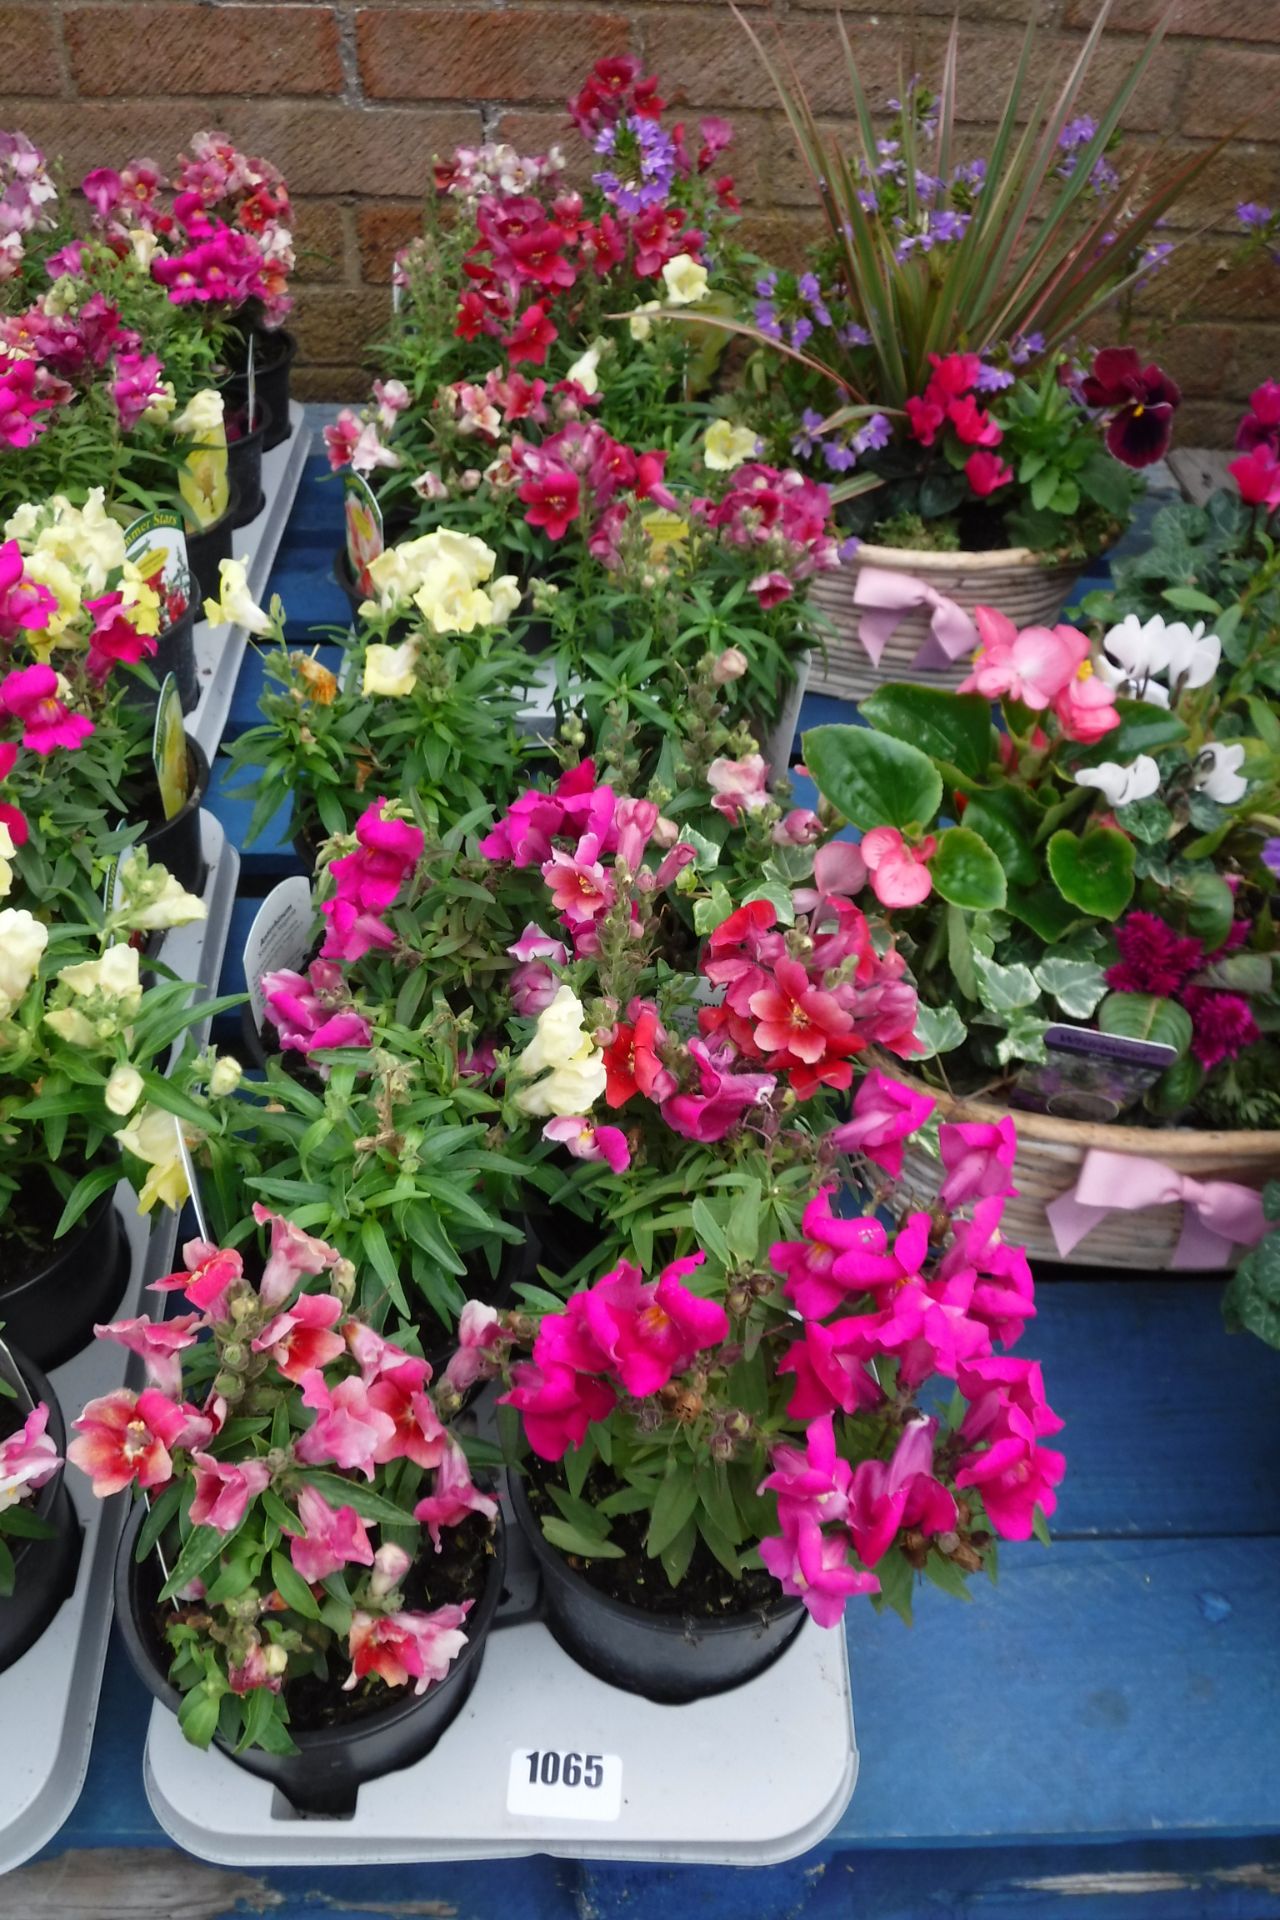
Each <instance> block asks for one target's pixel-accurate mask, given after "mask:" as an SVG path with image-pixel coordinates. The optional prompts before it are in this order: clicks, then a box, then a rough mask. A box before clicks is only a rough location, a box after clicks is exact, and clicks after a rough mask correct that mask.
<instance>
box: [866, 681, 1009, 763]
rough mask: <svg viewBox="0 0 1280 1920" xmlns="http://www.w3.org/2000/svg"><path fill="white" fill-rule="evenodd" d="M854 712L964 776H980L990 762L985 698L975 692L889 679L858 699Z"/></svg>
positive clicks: (990, 748)
mask: <svg viewBox="0 0 1280 1920" xmlns="http://www.w3.org/2000/svg"><path fill="white" fill-rule="evenodd" d="M858 712H859V713H860V714H861V715H862V718H863V719H864V720H869V721H870V722H871V724H872V726H873V727H875V728H876V730H877V732H879V733H887V734H891V735H892V737H893V738H894V739H895V740H905V741H906V742H907V743H908V745H910V746H913V747H919V748H920V749H921V751H922V752H924V753H927V754H928V755H929V756H930V758H931V759H933V760H943V761H946V763H947V764H948V765H949V766H953V767H957V768H958V769H959V770H960V772H961V773H963V774H965V775H966V776H967V777H968V778H969V779H970V780H981V779H982V777H983V775H984V774H985V773H986V771H987V769H988V767H989V766H990V764H991V753H992V747H991V737H992V727H991V704H990V702H989V701H987V700H984V699H983V698H982V696H981V694H977V693H945V692H943V690H942V689H941V688H939V687H913V686H904V685H902V684H900V683H899V682H897V681H891V682H890V683H889V684H888V685H887V686H883V687H877V688H876V690H875V692H874V693H873V694H870V695H869V696H868V697H867V699H865V700H863V701H860V702H859V705H858Z"/></svg>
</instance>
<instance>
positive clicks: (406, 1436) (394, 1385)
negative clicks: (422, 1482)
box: [369, 1357, 448, 1469]
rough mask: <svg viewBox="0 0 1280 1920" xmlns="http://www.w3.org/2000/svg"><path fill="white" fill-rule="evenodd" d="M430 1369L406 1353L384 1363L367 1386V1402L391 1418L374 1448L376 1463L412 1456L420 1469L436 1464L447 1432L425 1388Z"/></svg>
mask: <svg viewBox="0 0 1280 1920" xmlns="http://www.w3.org/2000/svg"><path fill="white" fill-rule="evenodd" d="M430 1372H431V1369H430V1367H428V1365H427V1363H426V1361H425V1360H415V1359H413V1358H412V1357H409V1358H407V1359H406V1360H403V1361H402V1362H401V1363H400V1365H399V1366H396V1367H384V1369H383V1370H382V1372H381V1373H380V1374H379V1375H378V1378H377V1379H376V1380H375V1381H374V1382H373V1385H372V1386H371V1387H370V1388H369V1405H370V1406H371V1407H374V1408H376V1409H377V1411H378V1412H379V1413H382V1414H385V1415H386V1417H387V1418H388V1419H389V1420H390V1422H391V1433H390V1435H389V1436H388V1438H387V1439H385V1440H382V1441H380V1442H379V1443H378V1445H377V1448H376V1450H375V1452H374V1456H373V1457H374V1459H375V1460H376V1461H377V1463H378V1465H379V1466H385V1465H386V1464H387V1462H388V1461H391V1460H412V1462H413V1464H414V1465H415V1466H416V1467H422V1468H424V1469H427V1468H433V1467H438V1466H439V1465H440V1462H441V1460H442V1459H443V1457H444V1450H445V1447H446V1446H447V1444H448V1435H447V1434H446V1432H445V1429H444V1427H443V1426H442V1425H441V1422H440V1416H439V1415H438V1414H437V1412H436V1410H435V1406H434V1404H433V1402H432V1400H431V1396H430V1395H429V1394H428V1393H427V1391H426V1380H427V1376H428V1375H429V1374H430Z"/></svg>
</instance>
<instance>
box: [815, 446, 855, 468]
mask: <svg viewBox="0 0 1280 1920" xmlns="http://www.w3.org/2000/svg"><path fill="white" fill-rule="evenodd" d="M822 458H823V460H824V461H825V463H826V465H827V466H828V468H829V469H830V470H831V472H832V473H848V471H849V469H850V467H853V466H856V465H857V460H858V456H857V454H856V453H855V452H854V450H853V448H852V447H851V446H847V445H846V444H845V442H844V441H843V440H824V442H823V444H822Z"/></svg>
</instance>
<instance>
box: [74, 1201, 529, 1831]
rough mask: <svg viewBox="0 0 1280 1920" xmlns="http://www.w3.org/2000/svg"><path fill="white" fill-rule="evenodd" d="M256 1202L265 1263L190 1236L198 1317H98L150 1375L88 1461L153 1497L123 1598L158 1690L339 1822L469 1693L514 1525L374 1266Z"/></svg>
mask: <svg viewBox="0 0 1280 1920" xmlns="http://www.w3.org/2000/svg"><path fill="white" fill-rule="evenodd" d="M255 1217H256V1219H257V1221H258V1223H259V1224H260V1225H261V1227H262V1228H263V1229H264V1231H265V1232H266V1233H267V1234H268V1235H269V1245H268V1247H267V1250H266V1254H265V1258H264V1257H263V1256H262V1254H261V1253H259V1252H258V1250H257V1247H256V1245H254V1246H251V1247H250V1248H248V1249H247V1250H246V1251H247V1257H246V1253H242V1252H241V1251H240V1250H238V1249H236V1248H232V1247H218V1246H215V1245H212V1244H211V1243H209V1242H207V1241H203V1240H193V1241H189V1242H188V1243H187V1245H186V1247H185V1248H184V1262H185V1265H184V1268H183V1270H181V1271H179V1272H177V1273H175V1274H172V1275H170V1276H169V1277H168V1279H167V1280H164V1281H161V1282H160V1283H159V1284H160V1286H161V1288H162V1289H165V1288H169V1289H172V1290H174V1291H176V1292H179V1293H181V1294H182V1295H183V1297H184V1302H185V1310H184V1311H183V1312H181V1313H180V1314H178V1315H177V1316H176V1317H172V1318H170V1319H167V1320H160V1321H153V1320H151V1319H150V1318H149V1317H146V1316H144V1317H142V1318H141V1319H135V1320H128V1321H121V1322H117V1323H115V1324H112V1325H108V1326H103V1327H100V1328H99V1329H98V1333H99V1336H100V1337H101V1338H103V1339H108V1340H116V1341H119V1342H121V1343H122V1344H124V1345H125V1346H127V1347H128V1348H129V1349H130V1350H131V1351H133V1352H136V1353H139V1354H140V1355H141V1356H142V1359H143V1363H144V1365H145V1367H146V1372H147V1381H148V1384H147V1385H146V1386H145V1387H144V1388H143V1389H142V1391H141V1392H134V1391H132V1390H129V1389H123V1388H122V1389H120V1390H119V1391H117V1392H115V1393H112V1394H108V1395H106V1396H105V1397H104V1398H102V1399H98V1400H94V1401H91V1402H90V1403H89V1404H88V1405H87V1406H86V1407H84V1408H83V1410H82V1411H81V1412H80V1413H79V1415H78V1417H77V1418H76V1420H75V1422H74V1427H75V1433H76V1437H75V1439H74V1440H73V1441H72V1442H71V1445H70V1447H69V1449H68V1456H69V1458H70V1459H71V1460H72V1461H73V1462H74V1463H75V1465H76V1466H78V1467H79V1468H81V1469H82V1470H83V1471H84V1472H85V1473H87V1474H88V1475H89V1476H90V1478H91V1480H92V1483H93V1490H94V1492H95V1493H96V1494H97V1495H98V1496H99V1497H100V1498H106V1497H108V1496H110V1495H111V1494H114V1493H118V1492H120V1491H121V1490H123V1489H125V1488H129V1489H130V1490H131V1491H133V1492H134V1493H136V1495H137V1496H138V1501H137V1506H136V1508H135V1511H134V1515H133V1518H132V1520H131V1521H130V1523H129V1524H128V1526H127V1527H126V1530H125V1534H124V1538H123V1540H122V1543H121V1550H120V1555H119V1559H118V1562H117V1574H116V1606H117V1617H118V1619H119V1620H120V1623H121V1627H122V1630H123V1632H124V1635H125V1644H126V1646H127V1648H128V1651H129V1654H130V1658H131V1659H132V1661H133V1664H134V1667H135V1669H136V1671H137V1673H138V1676H139V1678H140V1679H141V1680H142V1682H143V1684H144V1685H145V1686H146V1687H147V1688H148V1689H149V1690H150V1691H151V1692H152V1693H153V1694H154V1695H155V1697H156V1698H157V1699H158V1700H159V1701H160V1702H161V1703H162V1704H163V1705H165V1706H167V1707H169V1708H170V1709H172V1710H173V1711H174V1712H176V1713H177V1715H178V1718H179V1721H180V1722H181V1725H182V1729H183V1732H184V1733H185V1735H186V1737H187V1739H188V1740H190V1741H191V1742H192V1743H193V1745H195V1746H198V1747H208V1746H209V1745H210V1744H211V1743H214V1742H216V1744H217V1745H218V1746H219V1747H220V1748H221V1749H222V1750H223V1751H224V1752H226V1753H228V1754H229V1755H230V1756H231V1758H232V1759H234V1760H235V1761H236V1763H237V1765H239V1766H242V1767H245V1768H246V1769H247V1770H248V1771H250V1772H252V1773H256V1774H258V1775H260V1776H262V1777H264V1778H266V1779H268V1780H270V1781H272V1782H273V1783H274V1784H275V1785H276V1786H277V1787H278V1788H279V1789H280V1791H281V1792H282V1793H284V1795H285V1796H286V1797H287V1798H288V1799H289V1800H290V1801H291V1802H292V1804H293V1806H294V1807H295V1808H296V1809H297V1810H298V1811H299V1812H301V1813H304V1814H306V1813H310V1814H323V1815H326V1816H328V1817H330V1818H335V1817H340V1816H342V1815H349V1814H350V1813H351V1812H352V1811H354V1807H355V1800H356V1795H357V1793H358V1790H359V1787H360V1785H361V1783H362V1782H364V1781H366V1780H370V1779H374V1778H376V1777H378V1776H379V1775H381V1774H384V1773H389V1772H392V1771H394V1770H396V1769H398V1768H400V1767H405V1766H409V1765H411V1764H413V1763H414V1762H415V1761H417V1760H420V1759H421V1758H422V1757H423V1756H424V1755H425V1754H426V1753H428V1752H429V1751H430V1749H431V1748H432V1747H433V1746H434V1745H435V1743H436V1742H437V1741H438V1740H439V1738H440V1737H441V1735H442V1734H443V1732H444V1731H445V1729H446V1728H447V1726H448V1725H449V1723H450V1722H451V1721H452V1720H453V1719H454V1718H455V1717H456V1715H457V1714H458V1712H459V1711H460V1710H461V1708H462V1707H463V1705H464V1704H465V1702H466V1700H467V1698H468V1696H469V1694H470V1692H471V1689H472V1687H473V1686H474V1685H475V1681H476V1678H477V1676H478V1674H479V1671H480V1664H481V1660H482V1658H483V1653H484V1641H485V1635H486V1633H487V1631H488V1629H489V1627H490V1625H491V1623H492V1620H493V1616H494V1613H495V1612H496V1609H497V1605H498V1601H499V1598H500V1596H501V1591H502V1572H503V1541H502V1532H501V1523H500V1520H499V1516H498V1508H497V1503H496V1501H495V1500H494V1499H493V1498H492V1497H491V1496H490V1495H488V1494H486V1493H483V1492H481V1491H480V1490H479V1489H478V1488H477V1487H476V1486H474V1484H473V1483H472V1480H471V1475H470V1471H469V1469H468V1466H467V1461H466V1456H465V1454H464V1452H463V1450H462V1448H461V1446H460V1445H459V1443H458V1441H457V1440H456V1439H455V1438H454V1437H453V1435H452V1434H451V1433H450V1432H449V1431H448V1428H447V1427H446V1426H445V1424H444V1422H443V1421H442V1420H441V1419H440V1417H439V1415H438V1414H437V1412H436V1408H435V1405H434V1403H433V1399H432V1395H431V1391H430V1389H431V1384H432V1380H431V1368H430V1367H429V1365H428V1364H427V1362H426V1361H425V1360H424V1359H423V1358H422V1357H421V1355H420V1354H418V1353H415V1352H413V1351H411V1350H409V1349H408V1348H406V1347H403V1346H398V1345H395V1344H393V1343H392V1342H390V1341H388V1340H385V1339H383V1338H382V1337H381V1336H380V1335H379V1334H378V1333H377V1332H375V1331H374V1329H373V1327H372V1326H370V1325H369V1323H368V1322H367V1321H366V1320H365V1319H363V1318H362V1317H361V1315H360V1314H359V1312H358V1311H357V1310H354V1309H353V1306H352V1301H353V1297H354V1295H355V1294H356V1292H357V1291H358V1281H357V1276H356V1271H355V1269H354V1267H353V1266H352V1265H351V1263H350V1262H349V1261H347V1260H344V1259H343V1258H342V1257H341V1256H340V1254H339V1253H338V1251H337V1249H336V1248H335V1247H332V1246H329V1245H327V1244H326V1243H325V1242H324V1241H322V1240H319V1239H316V1238H315V1237H314V1236H313V1235H311V1234H309V1233H305V1232H303V1231H302V1229H301V1228H299V1227H297V1226H295V1225H294V1224H293V1223H292V1222H291V1221H289V1220H287V1219H286V1218H284V1217H283V1216H282V1215H279V1214H273V1213H271V1212H270V1211H268V1209H267V1208H265V1207H259V1208H258V1209H257V1211H256V1216H255ZM371 1535H372V1536H373V1537H371Z"/></svg>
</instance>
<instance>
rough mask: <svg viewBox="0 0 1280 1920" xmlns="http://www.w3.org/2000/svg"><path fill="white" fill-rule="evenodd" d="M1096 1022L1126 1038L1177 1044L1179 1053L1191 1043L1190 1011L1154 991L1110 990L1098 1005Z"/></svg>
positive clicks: (1165, 1045) (1170, 1045)
mask: <svg viewBox="0 0 1280 1920" xmlns="http://www.w3.org/2000/svg"><path fill="white" fill-rule="evenodd" d="M1098 1025H1099V1027H1100V1028H1101V1029H1102V1031H1103V1033H1114V1034H1118V1035H1119V1036H1120V1037H1121V1038H1123V1039H1125V1040H1154V1041H1155V1042H1156V1044H1157V1045H1158V1046H1164V1047H1176V1048H1177V1050H1178V1054H1179V1056H1180V1057H1181V1055H1183V1054H1184V1053H1185V1052H1186V1051H1187V1049H1188V1047H1189V1046H1190V1045H1191V1015H1190V1014H1189V1013H1188V1012H1187V1010H1186V1008H1185V1007H1180V1006H1179V1005H1178V1003H1177V1001H1176V1000H1166V999H1164V998H1163V997H1162V996H1161V995H1160V994H1156V993H1109V994H1108V995H1107V997H1106V999H1105V1000H1104V1001H1103V1003H1102V1005H1101V1006H1100V1007H1099V1008H1098Z"/></svg>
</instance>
